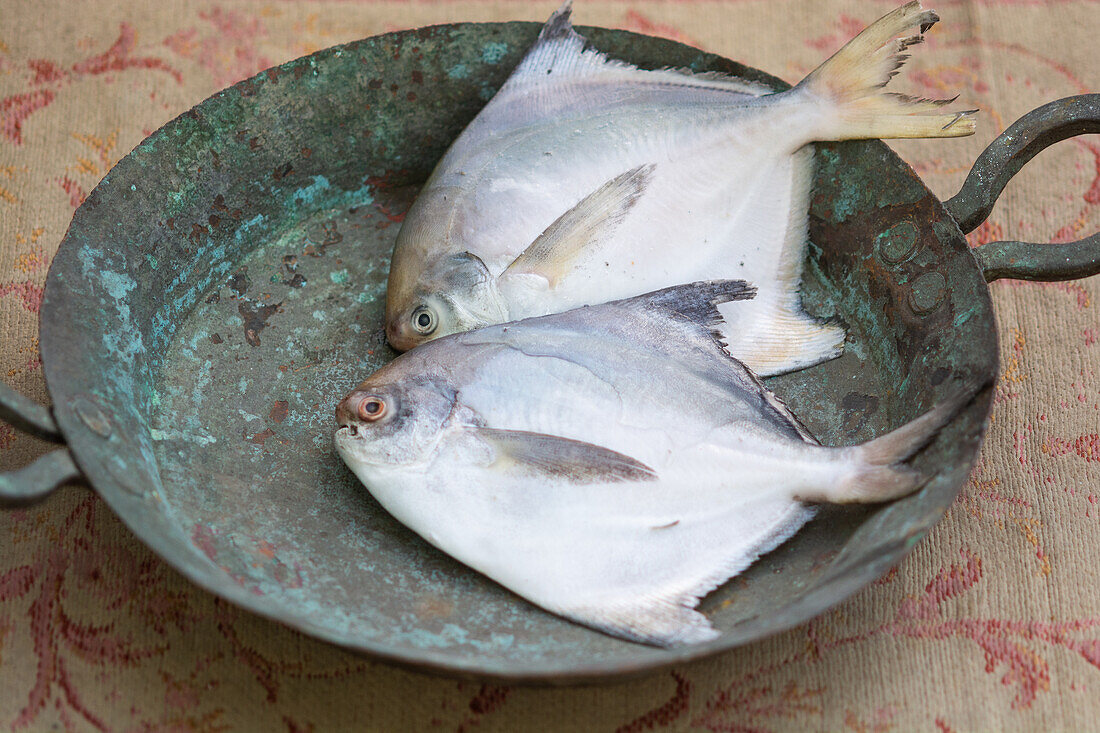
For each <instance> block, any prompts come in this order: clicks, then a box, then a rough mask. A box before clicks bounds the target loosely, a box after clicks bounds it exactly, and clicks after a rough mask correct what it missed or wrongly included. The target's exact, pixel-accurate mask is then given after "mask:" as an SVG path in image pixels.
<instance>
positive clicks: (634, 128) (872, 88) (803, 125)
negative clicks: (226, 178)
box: [387, 2, 973, 375]
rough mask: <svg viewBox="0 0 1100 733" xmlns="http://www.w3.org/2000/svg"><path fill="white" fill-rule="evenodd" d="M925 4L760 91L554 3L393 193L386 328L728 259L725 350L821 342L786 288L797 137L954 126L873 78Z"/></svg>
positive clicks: (778, 352) (800, 143)
mask: <svg viewBox="0 0 1100 733" xmlns="http://www.w3.org/2000/svg"><path fill="white" fill-rule="evenodd" d="M935 20H936V16H935V15H934V14H933V13H931V11H924V10H921V8H920V6H919V5H918V4H917V3H915V2H914V3H910V4H909V5H907V6H905V7H904V8H900V9H898V10H897V11H894V12H893V13H891V14H890V15H888V16H886V17H885V18H883V19H882V20H880V21H879V22H877V23H876V24H874V25H872V26H871V27H870V28H868V29H867V30H866V31H864V33H863V34H861V35H860V36H859V37H857V38H856V39H855V40H853V41H852V43H850V44H849V46H848V47H845V49H844V50H842V51H841V52H839V53H838V54H837V55H836V56H834V57H833V58H832V59H830V60H829V61H827V62H826V63H825V64H823V65H822V67H820V68H819V69H818V71H816V72H814V73H813V74H811V75H810V76H809V77H807V79H806V80H805V81H804V82H803V83H802V84H800V85H798V86H797V87H795V88H794V89H792V90H790V91H788V92H783V93H778V94H770V93H766V91H767V90H765V89H764V88H762V87H760V86H758V85H755V84H752V83H750V82H747V81H744V80H740V79H736V78H732V77H723V76H718V75H712V74H695V75H693V74H687V73H682V72H678V71H671V70H664V71H643V70H640V69H637V68H635V67H633V66H630V65H629V64H625V63H622V62H618V61H614V60H611V59H608V58H607V57H606V56H604V55H603V54H600V53H599V52H597V51H595V50H594V49H591V48H587V47H586V43H585V41H584V39H583V38H582V37H581V36H579V35H578V34H577V33H576V32H575V31H574V30H573V28H572V25H571V24H570V22H569V8H568V6H566V7H564V8H563V9H561V10H559V11H558V12H557V13H555V15H554V16H553V17H551V19H550V21H549V22H548V23H547V25H546V26H545V27H544V29H543V32H542V34H541V35H540V37H539V40H538V42H537V43H536V44H535V46H534V47H532V49H531V50H530V51H529V52H528V55H527V56H526V58H525V59H524V60H523V62H522V63H521V64H520V66H519V67H517V69H516V70H515V71H514V72H513V74H512V76H511V77H510V78H509V80H508V82H507V83H506V84H505V85H504V86H503V87H502V88H501V90H500V91H499V92H498V93H497V95H496V96H494V97H493V99H492V100H491V101H490V102H489V104H488V105H487V106H486V107H485V108H484V109H483V110H482V112H481V113H480V114H479V115H478V116H477V118H475V119H474V121H473V122H471V123H470V125H469V126H468V127H467V128H466V129H465V130H464V131H463V133H462V134H461V135H460V136H459V138H458V139H457V140H456V141H455V142H454V144H453V145H452V146H451V148H450V149H449V150H448V151H447V153H446V155H445V156H444V158H443V159H442V160H441V161H440V163H439V165H438V166H437V168H436V169H435V171H434V173H433V174H432V176H431V178H430V179H429V181H428V182H427V183H426V184H425V186H424V188H423V189H422V191H421V193H420V195H419V197H418V199H417V201H416V202H415V203H414V204H413V207H412V208H411V210H410V211H409V213H408V215H407V217H406V219H405V222H404V224H403V228H402V230H401V232H400V234H399V236H398V240H397V243H396V246H395V249H394V256H393V261H392V264H391V271H390V281H389V289H388V292H387V334H388V336H389V338H390V341H391V343H392V344H393V345H394V346H395V347H397V348H399V349H405V348H410V347H412V346H414V345H416V344H417V343H420V342H422V341H424V340H428V339H430V338H435V337H438V336H441V335H446V334H448V333H454V332H458V331H462V330H467V329H470V328H476V327H479V326H483V325H488V324H491V323H499V322H503V321H507V320H515V319H519V318H525V317H530V316H538V315H544V314H547V313H554V312H561V311H564V310H569V309H571V308H575V307H577V306H580V305H586V304H594V303H602V302H606V301H608V300H613V299H618V298H626V297H630V296H634V295H638V294H641V293H646V292H650V291H653V290H656V289H659V288H663V287H668V286H672V285H677V284H680V283H685V282H692V281H696V280H702V279H707V280H711V279H733V278H744V279H746V280H749V281H751V282H753V284H754V285H755V286H756V287H757V289H758V297H757V298H756V299H755V300H754V301H753V302H752V303H750V304H739V305H738V306H737V307H736V308H732V307H731V308H724V309H723V315H724V316H725V317H726V319H727V321H728V323H729V326H728V327H727V333H726V334H725V335H726V340H727V342H728V343H729V346H730V349H731V351H732V353H734V354H736V355H737V356H738V357H739V358H741V359H742V360H744V361H745V362H746V363H747V364H749V366H750V367H752V368H753V369H754V370H755V371H757V372H759V373H761V374H764V375H767V374H772V373H779V372H783V371H788V370H790V369H794V368H799V367H802V366H807V365H809V364H813V363H816V362H817V361H821V360H823V359H825V358H829V357H831V356H835V355H836V354H838V353H839V350H840V348H841V343H842V341H843V337H844V334H843V331H842V330H841V329H840V328H838V327H836V326H835V325H831V324H825V323H821V322H819V321H816V320H814V319H812V318H810V317H809V316H808V315H806V313H805V312H804V311H803V310H802V307H801V303H800V299H799V295H798V290H799V286H800V282H801V270H802V261H803V258H804V256H805V247H806V241H807V216H808V206H809V203H808V202H809V195H810V185H811V180H812V155H813V151H812V148H810V147H808V146H807V143H809V142H811V141H813V140H833V139H848V138H853V137H873V136H891V137H906V136H910V137H911V136H955V135H962V134H969V133H970V132H972V131H973V121H972V120H970V119H966V118H963V119H959V116H958V115H951V114H944V113H943V112H942V110H940V108H939V104H938V103H932V102H927V101H920V100H909V99H901V98H899V97H897V96H896V95H884V94H880V93H879V87H880V86H881V85H883V84H885V82H886V80H887V79H888V78H889V76H890V75H892V72H893V71H894V69H895V64H900V61H899V60H898V59H899V58H900V57H899V53H900V51H902V50H904V48H906V47H907V46H908V45H911V44H912V43H914V42H916V40H919V38H920V37H919V36H914V37H912V38H905V39H897V38H896V36H897V35H898V34H899V33H901V32H904V31H906V29H909V28H920V29H922V30H923V29H924V28H925V27H927V26H928V25H930V24H931V23H932V22H934V21H935ZM899 100H900V101H899ZM960 114H961V113H960Z"/></svg>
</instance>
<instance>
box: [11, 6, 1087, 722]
mask: <svg viewBox="0 0 1100 733" xmlns="http://www.w3.org/2000/svg"><path fill="white" fill-rule="evenodd" d="M894 4H895V3H894V1H893V0H828V2H809V1H808V0H806V1H800V0H776V1H775V2H768V3H760V2H750V1H749V0H669V1H667V2H657V1H654V0H647V1H644V2H643V1H641V0H638V1H635V0H583V1H582V2H580V3H579V4H578V6H577V8H576V15H577V17H578V20H579V22H581V23H585V24H591V25H603V26H609V27H621V28H627V29H629V30H634V31H638V32H642V33H648V34H654V35H662V36H667V37H670V38H674V39H676V40H680V41H684V42H687V43H691V44H694V45H698V46H701V47H703V48H706V49H708V50H711V51H715V52H717V53H721V54H723V55H726V56H729V57H732V58H735V59H738V60H741V61H744V62H745V63H748V64H750V65H753V66H756V67H759V68H762V69H765V70H768V71H771V72H772V73H775V74H777V75H779V76H782V77H784V78H787V79H789V80H792V81H793V80H796V79H799V78H801V77H802V76H803V75H804V74H805V73H806V72H808V71H809V70H810V69H811V68H813V66H815V65H816V63H817V62H818V61H820V60H821V58H822V57H823V56H824V55H825V54H828V53H830V52H831V51H832V50H834V49H836V48H837V47H838V46H839V45H840V44H841V43H842V42H843V41H844V40H845V39H847V38H848V37H850V36H851V35H852V34H853V33H855V32H856V31H858V30H859V29H860V28H862V27H863V26H864V25H865V24H866V23H867V22H869V21H870V20H873V19H874V18H876V17H878V16H879V15H881V14H882V13H884V12H886V11H887V10H888V9H890V8H891V7H892V6H893V5H894ZM932 4H933V5H935V7H936V8H937V9H938V10H939V11H940V14H941V16H942V17H943V20H944V22H943V23H942V24H941V25H940V26H937V27H936V29H935V30H934V31H933V32H932V33H931V34H929V37H928V42H927V43H926V45H925V47H924V48H922V49H919V52H918V53H916V54H915V55H914V57H913V59H912V61H911V62H910V63H911V69H910V71H909V72H908V73H907V74H905V75H904V76H903V77H902V78H900V79H899V82H900V84H899V89H901V90H904V91H908V92H910V93H916V94H922V95H927V96H936V97H940V96H945V95H953V94H955V93H960V94H961V97H962V99H964V100H967V101H968V102H971V103H973V104H974V106H977V107H980V108H981V109H982V110H983V114H982V115H981V117H980V123H979V124H980V131H979V134H978V135H976V136H975V137H973V138H965V139H960V140H953V141H946V142H925V141H906V142H900V143H893V144H892V145H893V147H894V148H895V149H896V150H898V152H899V153H900V154H901V155H902V157H903V158H905V159H906V160H907V161H909V162H910V163H911V164H912V165H913V166H914V168H915V169H916V170H917V171H918V172H919V173H920V175H921V176H922V177H923V178H924V179H925V181H926V182H927V183H928V185H929V186H930V187H931V188H932V190H933V191H934V192H935V193H936V194H937V195H939V196H940V197H941V198H946V197H947V196H949V195H951V194H952V193H954V191H955V190H956V189H957V187H958V185H959V184H960V183H961V181H962V178H963V177H964V176H965V173H966V171H967V169H968V168H969V166H970V164H971V163H972V162H973V161H974V159H975V158H976V157H977V155H978V153H979V152H980V151H981V150H982V148H983V147H984V146H985V145H986V144H987V143H988V142H989V141H990V140H991V139H992V138H993V137H994V136H995V135H996V134H997V133H999V132H1000V131H1001V130H1003V129H1004V127H1005V126H1006V125H1007V124H1009V123H1011V122H1012V121H1013V120H1015V119H1016V118H1017V117H1019V116H1020V115H1021V114H1023V113H1025V112H1027V111H1028V110H1030V109H1032V108H1034V107H1036V106H1038V105H1039V104H1042V103H1044V102H1047V101H1050V100H1053V99H1056V98H1058V97H1062V96H1066V95H1070V94H1076V93H1081V92H1087V91H1100V66H1097V64H1096V56H1095V38H1096V36H1097V35H1098V34H1100V3H1098V2H1096V0H1062V1H1060V2H1053V1H1045V2H1041V1H1040V0H999V1H998V0H943V1H942V2H939V3H932ZM553 5H554V2H553V0H551V2H547V3H539V4H537V5H534V6H529V5H528V4H526V3H520V2H518V1H516V2H509V1H502V2H496V3H484V2H479V0H440V1H439V2H431V3H409V2H405V1H402V0H387V1H380V2H354V1H351V0H347V1H340V0H331V1H330V0H312V1H294V0H271V1H269V2H264V1H263V0H201V1H200V2H184V1H183V0H165V2H161V3H156V4H152V5H150V4H148V3H144V2H140V1H139V0H117V1H116V2H111V3H107V2H84V3H71V2H62V1H61V0H48V1H46V2H40V3H15V2H13V1H11V0H0V17H2V18H3V22H2V23H0V339H2V340H3V348H2V349H0V369H2V370H3V371H4V372H5V373H6V382H7V383H8V384H9V385H11V386H13V387H15V388H16V389H19V390H21V391H23V392H24V393H26V394H29V395H31V396H33V397H36V398H37V399H39V400H42V401H45V387H44V383H43V380H42V372H41V361H40V359H39V356H38V342H37V314H38V310H39V306H40V304H41V299H42V285H43V283H44V281H45V275H46V268H47V265H48V263H49V259H50V257H51V256H52V255H53V253H54V252H55V251H56V248H57V245H58V243H59V242H60V240H61V238H62V236H63V234H64V232H65V229H66V227H67V225H68V222H69V219H70V218H71V216H72V213H73V211H74V209H75V208H76V207H77V206H79V204H80V203H81V201H82V200H83V198H84V196H85V194H86V193H87V192H88V191H90V190H91V189H92V188H93V187H94V186H95V184H96V183H97V182H98V180H99V179H100V178H101V177H102V176H103V175H104V174H105V173H106V172H107V170H109V169H110V167H111V166H112V165H113V164H114V163H115V162H116V161H117V160H118V159H119V158H120V157H121V156H122V155H124V154H125V152H126V151H127V150H129V149H130V148H131V147H132V146H134V145H136V144H137V143H138V142H140V141H141V139H142V138H144V137H145V136H146V135H148V134H149V133H150V132H151V131H152V130H154V129H156V128H157V127H159V126H160V125H161V124H163V123H164V122H166V121H167V120H169V119H171V118H172V117H174V116H175V115H177V114H180V113H181V112H183V111H185V110H186V109H188V108H189V107H190V106H191V105H193V104H194V103H196V102H198V101H200V100H201V99H203V98H205V97H206V96H208V95H209V94H211V93H213V92H215V91H217V90H218V89H220V88H222V87H224V86H226V85H228V84H231V83H233V82H235V81H237V80H239V79H242V78H245V77H247V76H249V75H251V74H253V73H255V72H257V71H259V70H260V69H262V68H265V67H267V66H270V65H272V64H276V63H280V62H282V61H285V60H288V59H290V58H293V57H296V56H300V55H302V54H305V53H310V52H312V51H314V50H317V49H319V48H323V47H326V46H330V45H333V44H335V43H340V42H344V41H348V40H352V39H355V38H359V37H363V36H368V35H373V34H376V33H381V32H386V31H390V30H395V29H398V28H406V27H415V26H419V25H428V24H432V23H439V22H450V21H458V20H475V21H476V20H480V21H487V20H513V19H527V20H541V19H544V18H545V17H546V16H547V15H548V14H549V13H550V11H551V10H552V9H553ZM1097 230H1100V140H1098V139H1096V136H1092V137H1080V138H1077V139H1075V140H1073V141H1071V142H1066V143H1062V144H1060V145H1058V146H1055V147H1054V148H1052V149H1051V150H1049V151H1048V152H1045V153H1043V155H1042V156H1041V157H1040V158H1039V159H1038V160H1036V161H1035V162H1034V163H1032V164H1030V166H1029V167H1028V168H1027V169H1026V170H1024V171H1023V172H1022V173H1021V174H1020V175H1019V176H1018V177H1017V178H1016V179H1015V180H1014V181H1013V183H1012V184H1011V185H1010V187H1009V189H1008V190H1007V191H1006V192H1005V194H1004V196H1003V197H1002V199H1001V201H1000V202H999V203H998V205H997V207H996V208H995V209H994V211H993V214H992V216H991V217H990V219H989V221H988V222H986V223H985V224H983V225H982V226H981V227H979V229H978V230H977V231H975V232H974V233H973V234H971V236H970V239H971V242H972V244H974V245H977V244H981V243H985V242H989V241H993V240H995V239H1001V238H1018V239H1025V240H1030V241H1036V242H1047V241H1050V242H1059V241H1068V240H1072V239H1076V238H1079V237H1081V236H1084V235H1086V234H1089V233H1091V232H1095V231H1097ZM993 295H994V300H995V304H996V311H997V319H998V327H999V329H1000V333H1001V344H1000V349H1001V359H1002V364H1003V369H1002V376H1001V379H1000V382H999V384H998V386H997V394H996V399H995V404H994V408H993V415H992V425H991V429H990V432H989V435H988V437H987V439H986V444H985V447H984V448H983V451H982V457H981V461H980V464H979V465H978V467H977V468H976V470H975V471H974V473H973V475H972V477H971V479H970V482H969V483H968V485H967V486H966V487H965V489H964V490H963V492H962V494H961V495H960V497H959V499H958V500H957V502H956V503H955V504H954V505H953V506H952V508H951V509H950V510H949V512H948V515H947V517H946V518H945V520H944V521H943V522H942V523H941V524H939V525H938V526H937V527H936V528H935V530H934V531H933V532H932V533H931V534H930V535H929V536H928V537H927V538H926V539H925V540H923V541H922V542H921V543H920V544H919V545H918V546H917V547H916V549H915V551H914V553H913V554H912V555H911V556H910V557H909V558H907V559H906V560H905V561H904V562H902V563H901V564H900V565H899V566H898V567H896V568H894V569H893V570H891V571H890V572H889V573H888V574H887V575H886V576H885V577H884V578H882V579H881V580H879V581H878V582H877V583H875V584H873V585H872V586H870V587H868V588H867V589H865V590H864V591H862V592H861V593H859V594H857V595H856V596H855V597H854V598H852V599H850V600H849V601H847V602H845V603H843V604H841V605H839V606H838V607H836V608H835V609H833V610H832V611H830V612H828V613H826V614H824V615H823V616H821V617H819V618H817V619H814V620H813V621H811V622H810V623H808V624H805V625H803V626H801V627H799V628H796V629H794V630H792V631H790V632H787V633H785V634H781V635H779V636H777V637H774V638H772V639H768V640H766V641H763V642H760V643H757V644H753V645H750V646H748V647H744V648H742V649H739V650H736V651H734V652H731V653H728V654H724V655H721V656H718V657H716V658H714V659H711V660H707V661H703V662H699V663H694V664H690V665H685V666H683V667H681V668H677V669H675V670H673V671H670V672H661V673H657V674H654V675H650V676H648V677H645V678H642V679H638V680H633V681H630V682H627V683H622V684H617V685H611V686H604V687H588V688H576V689H548V690H539V689H531V688H522V687H517V688H509V687H502V686H496V685H488V684H476V683H470V682H456V681H453V680H448V679H442V678H434V677H428V676H422V675H417V674H412V673H408V672H404V671H401V670H397V669H394V668H392V667H388V666H386V665H382V664H378V663H374V662H370V661H366V660H364V659H362V658H360V657H356V656H353V655H350V654H347V653H344V652H342V651H340V650H338V649H335V648H333V647H331V646H328V645H326V644H323V643H320V642H317V641H314V640H312V639H309V638H306V637H303V636H301V635H299V634H296V633H295V632H292V631H290V630H288V629H285V628H283V627H281V626H278V625H276V624H272V623H270V622H267V621H264V620H261V619H259V618H256V617H254V616H251V615H249V614H246V613H244V612H242V611H239V610H237V609H236V608H235V607H232V606H230V605H228V604H226V603H224V602H222V601H220V600H218V599H216V598H214V597H213V596H211V595H209V594H207V593H205V592H203V591H200V590H198V589H197V588H195V587H194V586H192V585H190V584H189V583H188V582H186V581H185V580H184V579H183V578H181V577H180V576H179V575H178V574H177V573H175V571H173V570H172V569H171V568H169V567H168V566H166V565H165V564H164V563H162V562H161V561H160V560H159V559H158V558H156V557H155V556H154V555H152V554H151V553H150V552H149V551H148V550H146V549H145V548H144V546H142V545H141V544H140V543H138V542H137V541H136V540H135V539H134V538H133V537H132V536H131V535H130V534H129V532H128V531H127V530H126V529H125V528H124V527H123V526H122V525H121V523H120V522H119V521H118V520H117V519H116V518H115V517H114V516H113V515H112V514H111V512H110V511H109V510H108V509H107V508H106V507H105V506H104V505H103V504H102V503H101V502H100V501H99V499H97V498H96V497H95V496H94V495H92V494H89V493H87V492H86V491H85V490H84V489H81V488H75V487H74V488H69V489H65V490H62V491H60V492H58V493H57V494H56V495H55V496H53V497H51V498H50V499H49V500H48V501H46V502H45V503H43V504H42V505H39V506H36V507H33V508H30V509H26V510H22V511H7V512H0V729H4V730H7V729H10V730H15V731H17V730H44V729H63V730H80V731H83V730H204V731H207V730H210V731H214V730H228V729H240V728H255V729H262V730H287V731H294V732H297V731H314V730H318V731H319V730H333V729H345V728H351V727H357V728H362V727H370V728H375V729H381V730H453V731H472V730H475V729H476V730H533V729H538V730H544V729H562V730H597V729H598V730H618V731H623V732H627V731H629V732H640V731H651V730H686V729H692V730H703V731H715V732H718V731H743V732H749V731H754V732H755V731H778V730H806V729H814V730H818V729H821V730H852V731H891V730H897V731H902V730H917V729H919V730H938V731H945V732H946V731H961V730H975V729H983V730H988V729H1002V728H1013V729H1078V730H1080V729H1088V728H1094V727H1095V721H1096V719H1097V718H1098V717H1100V594H1098V593H1097V591H1096V589H1097V588H1100V562H1097V558H1098V557H1100V506H1098V505H1097V504H1098V499H1100V437H1098V432H1100V317H1098V315H1097V301H1098V300H1100V279H1098V278H1093V279H1091V280H1085V281H1078V282H1069V283H1028V282H999V283H995V284H994V286H993ZM44 449H45V448H44V446H43V445H42V444H41V443H38V442H36V441H34V440H33V439H30V438H27V437H25V436H22V435H17V434H16V433H15V432H14V431H13V430H12V429H11V428H10V427H9V426H7V425H2V424H0V461H2V464H0V467H2V468H3V469H4V470H8V469H11V468H14V467H16V466H19V465H22V464H24V463H26V462H28V461H30V460H31V459H33V458H34V457H36V456H37V455H40V454H41V453H42V452H43V451H44Z"/></svg>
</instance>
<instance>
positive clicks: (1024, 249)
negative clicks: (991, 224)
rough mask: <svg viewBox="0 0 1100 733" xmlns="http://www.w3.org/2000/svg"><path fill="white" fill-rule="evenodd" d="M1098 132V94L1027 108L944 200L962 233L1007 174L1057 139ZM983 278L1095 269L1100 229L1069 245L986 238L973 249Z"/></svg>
mask: <svg viewBox="0 0 1100 733" xmlns="http://www.w3.org/2000/svg"><path fill="white" fill-rule="evenodd" d="M1094 132H1100V94H1081V95H1079V96H1076V97H1066V98H1065V99H1059V100H1057V101H1055V102H1051V103H1050V104H1044V105H1043V106H1042V107H1039V108H1038V109H1035V110H1032V111H1031V112H1028V113H1027V114H1026V115H1024V116H1023V117H1021V118H1020V119H1018V120H1016V122H1014V123H1013V124H1012V125H1011V126H1010V127H1009V128H1008V129H1007V130H1005V131H1004V132H1003V133H1001V134H1000V136H998V137H997V139H996V140H994V141H993V142H992V143H990V144H989V147H987V148H986V149H985V151H984V152H982V154H981V155H980V156H978V160H977V162H976V163H974V167H973V168H972V169H971V170H970V174H969V175H968V176H967V177H966V181H965V182H964V183H963V185H962V188H961V189H959V192H958V193H957V194H955V195H954V196H952V197H951V198H950V199H948V200H947V201H946V202H944V205H945V206H946V207H947V210H948V211H949V212H950V213H951V215H952V216H953V217H954V218H955V221H956V222H957V223H958V225H959V228H960V229H961V230H962V231H963V234H966V233H968V232H971V231H973V230H974V229H976V228H977V226H978V225H979V224H981V223H982V222H983V221H985V219H986V217H987V216H989V212H991V211H992V210H993V204H994V203H995V202H996V201H997V197H998V196H1000V195H1001V191H1003V190H1004V188H1005V186H1006V185H1007V184H1008V181H1009V179H1011V178H1012V176H1014V175H1016V174H1017V173H1018V172H1019V171H1020V169H1021V168H1023V167H1024V165H1025V164H1026V163H1027V162H1028V161H1029V160H1031V159H1032V158H1034V157H1035V156H1036V155H1038V154H1039V152H1040V151H1042V150H1044V149H1046V148H1047V147H1049V146H1050V145H1053V144H1054V143H1056V142H1059V141H1061V140H1065V139H1066V138H1070V137H1074V136H1076V135H1085V134H1088V133H1094ZM974 256H975V257H977V258H978V263H979V264H980V265H981V268H982V272H983V273H985V279H986V282H992V281H994V280H998V279H1000V278H1006V277H1007V278H1014V279H1017V280H1072V279H1074V278H1078V277H1088V276H1089V275H1095V274H1097V273H1100V233H1097V234H1093V235H1092V236H1091V237H1086V238H1084V239H1081V240H1079V241H1077V242H1069V243H1068V244H1031V243H1028V242H990V243H989V244H985V245H982V246H981V247H978V248H977V249H975V250H974Z"/></svg>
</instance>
